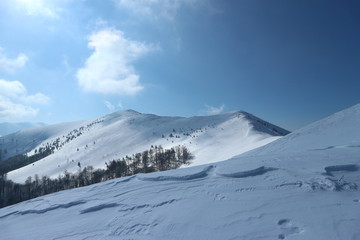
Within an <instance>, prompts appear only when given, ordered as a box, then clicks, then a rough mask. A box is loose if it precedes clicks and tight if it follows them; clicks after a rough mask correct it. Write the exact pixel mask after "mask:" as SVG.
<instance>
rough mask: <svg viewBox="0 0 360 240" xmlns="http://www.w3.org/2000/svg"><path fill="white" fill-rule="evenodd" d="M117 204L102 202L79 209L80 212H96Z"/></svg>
mask: <svg viewBox="0 0 360 240" xmlns="http://www.w3.org/2000/svg"><path fill="white" fill-rule="evenodd" d="M117 206H119V204H118V203H103V204H99V205H95V206H92V207H88V208H85V209H83V210H80V214H84V213H91V212H97V211H100V210H102V209H105V208H113V207H117Z"/></svg>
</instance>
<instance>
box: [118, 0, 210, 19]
mask: <svg viewBox="0 0 360 240" xmlns="http://www.w3.org/2000/svg"><path fill="white" fill-rule="evenodd" d="M117 2H118V5H119V6H120V7H124V8H127V9H129V10H131V11H132V12H133V13H135V14H137V15H139V14H140V15H142V16H152V17H158V16H159V15H160V16H161V17H163V18H166V19H168V20H174V18H175V17H176V15H177V13H178V11H179V9H180V8H182V7H192V8H195V7H199V6H204V4H205V3H207V2H208V0H117Z"/></svg>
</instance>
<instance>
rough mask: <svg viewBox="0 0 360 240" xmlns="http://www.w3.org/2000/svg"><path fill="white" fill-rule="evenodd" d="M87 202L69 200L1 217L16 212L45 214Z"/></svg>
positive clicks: (21, 212) (21, 213)
mask: <svg viewBox="0 0 360 240" xmlns="http://www.w3.org/2000/svg"><path fill="white" fill-rule="evenodd" d="M85 203H86V201H84V200H79V201H73V202H68V203H64V204H55V205H50V206H49V207H47V208H41V209H27V210H22V211H14V212H11V213H8V214H5V215H3V216H0V219H1V218H4V217H7V216H10V215H14V214H16V215H27V214H43V213H47V212H50V211H54V210H58V209H61V208H70V207H74V206H77V205H81V204H85Z"/></svg>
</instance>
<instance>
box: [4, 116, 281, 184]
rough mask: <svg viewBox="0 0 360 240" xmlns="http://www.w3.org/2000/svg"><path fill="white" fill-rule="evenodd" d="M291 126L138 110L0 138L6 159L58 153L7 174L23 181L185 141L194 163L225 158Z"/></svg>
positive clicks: (247, 118)
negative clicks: (19, 155) (188, 116)
mask: <svg viewBox="0 0 360 240" xmlns="http://www.w3.org/2000/svg"><path fill="white" fill-rule="evenodd" d="M287 133H288V131H286V130H284V129H282V128H279V127H277V126H274V125H272V124H270V123H268V122H266V121H263V120H261V119H259V118H257V117H255V116H253V115H251V114H249V113H246V112H241V111H237V112H231V113H226V114H221V115H214V116H198V117H191V118H184V117H160V116H156V115H152V114H141V113H138V112H135V111H133V110H127V111H120V112H115V113H113V114H110V115H107V116H104V117H101V118H99V119H92V120H85V121H78V122H71V123H62V124H58V125H52V126H44V127H40V128H35V129H27V130H23V131H19V132H16V133H14V134H11V135H7V136H4V137H2V138H0V149H2V153H3V154H2V159H6V158H9V157H11V156H15V155H18V154H27V156H33V155H34V154H39V152H41V151H44V149H46V148H50V149H52V150H53V151H54V153H53V154H50V155H49V156H47V157H45V158H44V159H42V160H40V161H37V162H35V163H33V164H30V165H27V166H25V167H23V168H20V169H17V170H15V171H12V172H10V173H9V174H8V178H10V179H12V180H14V181H17V182H24V181H25V180H26V178H27V177H28V176H34V175H35V174H38V175H39V176H42V175H47V176H50V177H57V176H58V175H59V174H63V173H64V171H65V170H66V171H68V172H76V171H77V170H78V169H79V163H80V165H81V166H83V167H84V166H89V165H91V166H93V167H95V168H103V167H105V162H109V161H111V160H114V159H121V158H123V157H125V156H126V155H129V156H130V155H132V154H136V153H138V152H142V151H144V150H148V149H150V147H151V146H160V145H161V146H162V147H164V148H171V147H173V146H177V145H182V146H183V145H184V146H186V147H187V148H188V149H189V150H190V152H191V153H192V154H193V156H194V159H193V160H192V163H191V164H190V165H192V166H195V165H201V164H205V163H212V162H217V161H221V160H226V159H228V158H230V157H233V156H235V155H238V154H240V153H243V152H246V151H249V150H251V149H254V148H256V147H259V146H262V145H265V144H267V143H269V142H271V141H274V140H276V139H278V138H279V137H281V136H283V135H285V134H287Z"/></svg>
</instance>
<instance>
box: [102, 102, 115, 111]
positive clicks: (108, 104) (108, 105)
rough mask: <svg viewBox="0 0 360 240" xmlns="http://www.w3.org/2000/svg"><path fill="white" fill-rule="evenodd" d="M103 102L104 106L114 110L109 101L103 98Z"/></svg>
mask: <svg viewBox="0 0 360 240" xmlns="http://www.w3.org/2000/svg"><path fill="white" fill-rule="evenodd" d="M104 104H105V106H106V108H107V109H109V110H110V111H111V112H112V111H114V110H115V106H114V105H113V104H112V103H111V102H109V101H106V100H105V101H104Z"/></svg>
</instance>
